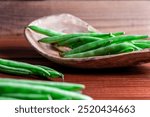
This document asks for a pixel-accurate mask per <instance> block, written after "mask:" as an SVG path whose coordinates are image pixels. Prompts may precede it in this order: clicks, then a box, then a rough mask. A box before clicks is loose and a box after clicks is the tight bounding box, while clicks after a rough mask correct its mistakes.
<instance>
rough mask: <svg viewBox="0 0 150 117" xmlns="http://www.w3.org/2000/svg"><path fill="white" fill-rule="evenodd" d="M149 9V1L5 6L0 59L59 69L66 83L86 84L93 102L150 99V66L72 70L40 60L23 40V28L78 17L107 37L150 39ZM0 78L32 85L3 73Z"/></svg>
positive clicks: (44, 0) (0, 11)
mask: <svg viewBox="0 0 150 117" xmlns="http://www.w3.org/2000/svg"><path fill="white" fill-rule="evenodd" d="M149 4H150V2H149V1H143V0H141V1H139V0H138V1H135V0H133V1H123V0H122V1H98V0H95V1H92V0H88V1H86V0H76V1H75V0H71V1H69V0H62V1H59V0H56V1H54V0H41V1H11V2H10V1H0V58H8V59H13V60H18V61H24V62H29V63H32V64H41V65H47V66H50V67H52V68H55V69H56V70H58V71H60V72H62V73H64V75H65V81H66V82H73V83H82V84H85V85H86V89H85V90H84V91H83V93H85V94H87V95H90V96H91V97H93V98H94V99H150V63H148V64H143V65H140V66H134V67H129V68H118V69H98V70H83V69H73V68H67V67H64V66H60V65H58V64H55V63H52V62H50V61H48V60H47V59H46V58H44V57H42V56H41V55H39V54H38V53H37V52H36V51H35V50H34V49H33V48H32V47H31V46H30V45H29V43H28V42H27V41H26V39H25V37H24V35H23V29H24V26H26V25H27V24H28V23H29V22H31V21H32V20H35V19H37V18H39V17H41V16H45V15H51V14H59V13H71V14H73V15H76V16H78V17H80V18H82V19H83V20H86V21H87V22H88V23H90V24H91V25H93V26H94V27H96V28H97V29H99V30H100V31H102V32H110V31H111V32H114V31H125V32H127V34H150V15H149V13H150V7H149ZM85 67H86V66H85ZM0 77H11V78H24V79H31V77H23V76H19V77H18V76H12V75H6V74H2V73H0ZM32 79H41V78H36V77H34V78H32ZM41 80H43V79H41ZM55 81H61V80H60V79H56V80H55Z"/></svg>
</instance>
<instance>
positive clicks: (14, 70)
mask: <svg viewBox="0 0 150 117" xmlns="http://www.w3.org/2000/svg"><path fill="white" fill-rule="evenodd" d="M0 72H4V73H9V74H15V75H33V73H32V72H31V71H30V70H27V69H22V68H19V69H18V68H15V67H9V66H5V65H1V64H0Z"/></svg>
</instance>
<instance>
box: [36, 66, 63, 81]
mask: <svg viewBox="0 0 150 117" xmlns="http://www.w3.org/2000/svg"><path fill="white" fill-rule="evenodd" d="M36 66H39V67H41V68H43V69H45V70H47V71H48V72H49V73H50V74H51V77H52V78H57V77H61V78H62V79H64V75H63V74H62V73H60V72H58V71H56V70H54V69H52V68H50V67H46V66H42V65H36Z"/></svg>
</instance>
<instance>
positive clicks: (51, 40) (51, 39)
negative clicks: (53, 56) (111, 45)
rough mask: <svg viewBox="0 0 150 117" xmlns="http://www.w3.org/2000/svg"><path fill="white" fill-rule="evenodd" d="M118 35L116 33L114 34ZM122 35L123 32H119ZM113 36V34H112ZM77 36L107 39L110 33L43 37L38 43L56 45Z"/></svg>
mask: <svg viewBox="0 0 150 117" xmlns="http://www.w3.org/2000/svg"><path fill="white" fill-rule="evenodd" d="M116 33H117V34H118V32H116ZM119 33H123V32H119ZM112 34H113V35H115V33H112ZM78 36H93V37H107V36H111V33H74V34H64V35H60V36H53V37H45V38H42V39H40V40H39V42H43V43H56V42H60V41H65V40H67V39H70V38H74V37H78Z"/></svg>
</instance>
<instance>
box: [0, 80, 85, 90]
mask: <svg viewBox="0 0 150 117" xmlns="http://www.w3.org/2000/svg"><path fill="white" fill-rule="evenodd" d="M1 82H8V83H11V82H12V83H20V84H31V85H42V86H47V87H55V88H59V89H63V90H68V91H80V90H82V89H84V88H85V86H84V85H82V84H75V83H66V82H51V81H40V80H34V81H32V80H23V79H11V78H0V83H1Z"/></svg>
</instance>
